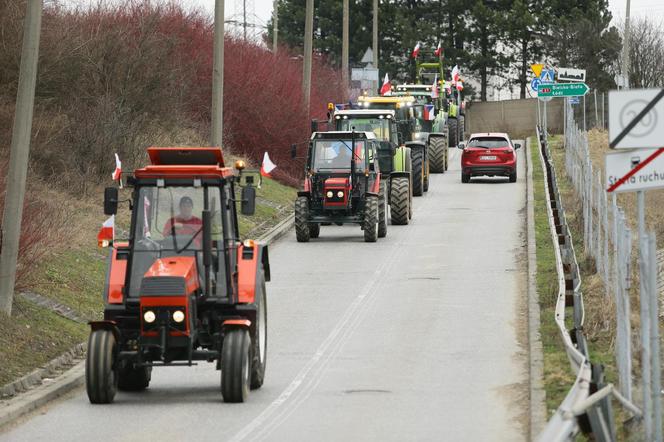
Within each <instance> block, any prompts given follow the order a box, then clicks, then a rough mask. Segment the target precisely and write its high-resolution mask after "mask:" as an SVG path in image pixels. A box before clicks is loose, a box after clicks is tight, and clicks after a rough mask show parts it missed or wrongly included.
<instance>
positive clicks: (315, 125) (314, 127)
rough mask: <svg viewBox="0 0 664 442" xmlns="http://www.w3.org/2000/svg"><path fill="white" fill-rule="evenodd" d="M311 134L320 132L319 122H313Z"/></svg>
mask: <svg viewBox="0 0 664 442" xmlns="http://www.w3.org/2000/svg"><path fill="white" fill-rule="evenodd" d="M311 132H312V133H314V132H318V121H317V120H311Z"/></svg>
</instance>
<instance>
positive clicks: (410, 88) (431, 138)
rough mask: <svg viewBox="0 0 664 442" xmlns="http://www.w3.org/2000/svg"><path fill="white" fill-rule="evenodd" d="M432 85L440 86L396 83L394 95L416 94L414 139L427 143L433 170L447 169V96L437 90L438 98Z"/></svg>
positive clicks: (436, 171) (441, 170)
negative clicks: (442, 96) (441, 96)
mask: <svg viewBox="0 0 664 442" xmlns="http://www.w3.org/2000/svg"><path fill="white" fill-rule="evenodd" d="M433 87H436V88H437V87H438V86H437V85H436V86H433V85H424V84H401V85H399V86H397V88H396V90H395V91H394V92H393V95H396V96H412V97H413V98H415V104H413V110H414V114H415V119H416V121H415V127H414V128H413V129H414V130H413V132H411V139H412V140H413V141H421V142H423V143H426V144H427V151H428V152H429V167H430V171H431V173H444V172H445V171H446V170H447V168H448V144H449V143H448V140H449V128H448V127H447V111H446V110H445V107H444V106H443V103H444V100H442V99H440V94H438V95H439V97H438V98H434V97H432V88H433Z"/></svg>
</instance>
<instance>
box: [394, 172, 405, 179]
mask: <svg viewBox="0 0 664 442" xmlns="http://www.w3.org/2000/svg"><path fill="white" fill-rule="evenodd" d="M401 177H403V178H408V179H410V172H392V173H391V174H390V178H401Z"/></svg>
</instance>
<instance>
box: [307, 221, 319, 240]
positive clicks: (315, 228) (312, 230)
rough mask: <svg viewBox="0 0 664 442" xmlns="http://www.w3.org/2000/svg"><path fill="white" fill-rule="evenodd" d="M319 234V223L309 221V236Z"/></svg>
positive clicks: (316, 236)
mask: <svg viewBox="0 0 664 442" xmlns="http://www.w3.org/2000/svg"><path fill="white" fill-rule="evenodd" d="M319 236H320V224H318V223H310V224H309V237H311V238H318V237H319Z"/></svg>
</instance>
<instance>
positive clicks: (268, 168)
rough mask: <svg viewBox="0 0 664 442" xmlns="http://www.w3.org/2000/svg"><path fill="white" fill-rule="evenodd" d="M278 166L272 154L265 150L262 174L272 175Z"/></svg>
mask: <svg viewBox="0 0 664 442" xmlns="http://www.w3.org/2000/svg"><path fill="white" fill-rule="evenodd" d="M276 168H277V165H276V164H274V163H273V162H272V160H270V155H268V153H267V152H265V155H263V164H262V165H261V175H263V176H264V177H270V173H271V172H272V171H273V170H274V169H276Z"/></svg>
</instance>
